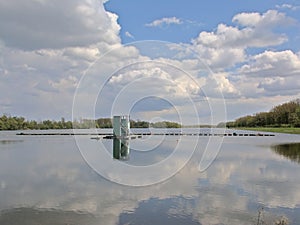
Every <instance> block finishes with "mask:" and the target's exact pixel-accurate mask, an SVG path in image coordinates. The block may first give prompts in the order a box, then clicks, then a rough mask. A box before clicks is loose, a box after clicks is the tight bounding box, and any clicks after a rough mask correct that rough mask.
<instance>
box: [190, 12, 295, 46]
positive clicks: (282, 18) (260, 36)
mask: <svg viewBox="0 0 300 225" xmlns="http://www.w3.org/2000/svg"><path fill="white" fill-rule="evenodd" d="M232 21H233V22H235V23H237V24H238V25H240V26H242V28H239V27H232V26H227V25H225V24H219V25H218V27H217V29H216V31H214V32H205V31H204V32H201V33H200V34H199V36H198V38H196V39H195V40H194V41H193V42H194V44H195V45H202V46H205V47H210V48H235V49H236V48H240V49H245V48H249V47H268V46H275V45H280V44H282V43H284V42H285V41H287V40H288V39H287V36H286V35H285V34H278V33H275V32H274V31H273V29H274V28H275V27H276V28H278V27H279V26H287V25H291V24H293V22H294V21H293V20H292V19H291V18H289V17H287V16H286V15H285V14H283V13H279V12H277V11H275V10H269V11H267V12H266V13H264V14H259V13H240V14H237V15H236V16H234V17H233V20H232Z"/></svg>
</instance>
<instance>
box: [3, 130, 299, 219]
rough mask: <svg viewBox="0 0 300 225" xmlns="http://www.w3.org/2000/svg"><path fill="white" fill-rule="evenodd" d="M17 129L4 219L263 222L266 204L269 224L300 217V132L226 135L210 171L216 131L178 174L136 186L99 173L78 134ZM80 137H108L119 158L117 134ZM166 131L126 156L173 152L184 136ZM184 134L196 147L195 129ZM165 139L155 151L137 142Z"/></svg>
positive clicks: (153, 157)
mask: <svg viewBox="0 0 300 225" xmlns="http://www.w3.org/2000/svg"><path fill="white" fill-rule="evenodd" d="M66 132H67V131H66ZM15 133H16V132H1V134H0V211H1V213H0V224H1V225H6V224H7V225H12V224H25V225H27V224H28V225H33V224H85V225H94V224H95V225H96V224H105V225H110V224H111V225H113V224H132V225H134V224H158V225H159V224H228V225H232V224H256V223H257V217H258V212H259V211H260V210H261V209H262V207H263V210H261V211H262V219H263V220H264V222H265V223H266V224H272V222H273V221H275V220H276V219H279V218H281V217H282V216H285V217H287V218H288V220H289V223H290V224H294V225H296V224H300V176H299V172H300V164H299V151H300V150H299V148H300V147H299V144H296V143H300V136H296V135H285V134H276V136H275V137H224V139H223V141H224V142H223V145H222V148H221V151H220V153H219V154H218V156H217V158H216V160H215V161H214V162H213V163H212V164H211V166H210V167H209V168H208V169H207V170H205V171H204V172H200V171H199V170H198V167H199V162H200V159H201V157H202V155H203V152H204V150H205V146H206V145H207V142H208V139H209V137H201V138H199V143H198V145H197V146H196V151H195V153H194V155H193V157H192V159H191V160H190V161H189V162H188V164H187V165H186V166H185V167H184V168H183V169H182V170H180V172H179V173H177V174H176V175H175V176H173V177H171V178H170V179H168V180H166V181H164V182H162V183H159V184H156V185H151V186H146V187H129V186H123V185H119V184H116V183H113V182H111V181H109V180H107V179H104V178H103V177H101V176H100V175H98V174H97V173H96V172H95V171H94V170H93V169H92V168H91V167H90V166H89V165H88V164H87V163H86V162H85V160H84V159H83V158H82V156H81V154H80V151H79V150H78V147H77V145H76V142H75V137H73V136H16V135H15ZM108 133H109V132H108ZM79 138H80V139H81V140H82V141H84V142H85V143H86V146H87V148H90V149H91V151H92V150H93V149H94V148H97V149H98V151H107V150H106V149H101V148H99V146H100V141H101V142H102V143H103V145H104V146H106V147H107V149H111V151H110V152H109V153H110V154H111V155H112V161H113V160H114V159H113V154H112V144H113V143H112V140H99V141H96V140H92V139H90V138H91V136H80V137H79ZM161 138H162V137H160V136H153V137H146V138H144V139H137V140H131V141H130V155H129V158H128V161H124V163H127V164H131V165H135V166H141V165H142V166H143V165H149V164H152V163H156V162H158V161H160V160H161V159H163V158H164V157H167V156H169V155H170V154H172V149H173V148H174V146H176V145H177V143H178V138H179V137H175V136H174V137H173V136H166V137H164V139H163V141H161ZM180 138H181V140H182V141H183V143H186V144H184V145H183V148H186V150H188V149H189V148H191V147H192V146H190V145H189V144H188V143H190V141H191V138H195V137H184V136H183V137H180ZM218 138H220V137H218ZM159 141H160V142H159ZM157 142H159V143H160V144H159V145H157V146H156V148H155V149H153V150H152V151H144V152H142V151H138V150H137V149H140V147H141V146H144V147H145V149H147V147H149V148H151V147H152V146H153V145H155V143H157ZM119 175H120V176H122V175H124V176H125V174H119ZM144 176H147V174H145V175H144Z"/></svg>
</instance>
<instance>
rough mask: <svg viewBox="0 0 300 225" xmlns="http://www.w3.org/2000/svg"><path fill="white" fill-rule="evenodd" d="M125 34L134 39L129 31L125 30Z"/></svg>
mask: <svg viewBox="0 0 300 225" xmlns="http://www.w3.org/2000/svg"><path fill="white" fill-rule="evenodd" d="M125 36H126V37H129V38H131V39H134V36H133V35H132V34H131V33H130V32H129V31H126V32H125Z"/></svg>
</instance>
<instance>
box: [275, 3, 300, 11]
mask: <svg viewBox="0 0 300 225" xmlns="http://www.w3.org/2000/svg"><path fill="white" fill-rule="evenodd" d="M276 8H277V9H290V10H298V9H299V8H300V6H294V5H291V4H282V5H276Z"/></svg>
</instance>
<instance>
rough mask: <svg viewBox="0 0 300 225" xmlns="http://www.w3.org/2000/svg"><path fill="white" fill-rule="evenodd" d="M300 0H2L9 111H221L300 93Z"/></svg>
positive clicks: (208, 115)
mask: <svg viewBox="0 0 300 225" xmlns="http://www.w3.org/2000/svg"><path fill="white" fill-rule="evenodd" d="M299 12H300V2H299V1H296V0H276V1H275V0H265V1H261V0H245V1H238V0H228V1H219V0H210V1H206V0H201V1H199V0H187V1H178V0H172V1H171V0H164V1H149V0H143V1H138V0H108V1H107V0H80V1H79V0H64V1H58V0H23V1H18V0H10V1H7V0H0V79H1V82H0V114H8V115H12V116H24V117H25V118H27V119H35V120H43V119H54V120H57V119H60V118H61V117H64V118H66V119H71V118H72V117H73V118H76V119H78V118H86V117H89V118H90V117H95V118H98V117H110V116H112V115H116V114H130V116H131V117H132V118H133V119H141V120H149V121H159V120H172V121H179V122H182V123H186V124H193V123H198V122H199V123H205V124H209V123H213V124H215V123H218V122H221V121H224V120H233V119H235V118H237V117H240V116H244V115H251V114H254V113H257V112H261V111H269V110H270V109H271V108H272V107H274V106H276V105H278V104H281V103H284V102H287V101H290V100H294V99H296V98H300V79H299V75H300V48H299V44H298V43H299V41H300V16H299V15H300V13H299Z"/></svg>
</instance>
